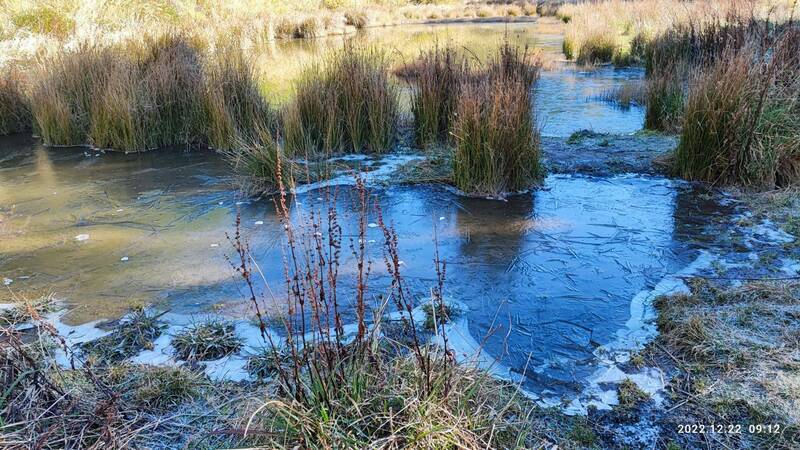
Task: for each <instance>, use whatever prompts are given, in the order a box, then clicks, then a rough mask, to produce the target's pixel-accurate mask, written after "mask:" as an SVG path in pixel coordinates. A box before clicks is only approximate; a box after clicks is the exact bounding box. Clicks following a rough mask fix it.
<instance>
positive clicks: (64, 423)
mask: <svg viewBox="0 0 800 450" xmlns="http://www.w3.org/2000/svg"><path fill="white" fill-rule="evenodd" d="M31 318H32V319H31V320H32V322H31V324H32V325H33V328H32V329H31V330H32V332H33V333H35V334H34V336H32V337H33V339H31V336H28V337H26V338H24V340H23V336H22V335H21V334H20V332H19V331H18V330H16V329H15V328H13V327H0V337H1V338H2V340H3V346H2V348H1V349H0V382H2V384H3V386H4V393H3V401H2V402H0V432H1V433H2V436H3V446H4V448H9V449H23V448H32V447H33V448H123V447H126V446H127V445H128V444H129V443H130V442H131V441H132V440H133V439H135V438H136V436H137V434H138V433H139V432H140V430H141V426H142V419H143V415H142V414H141V412H140V411H138V410H137V409H136V408H135V407H133V405H131V404H128V403H127V402H125V401H124V400H122V399H121V396H122V395H124V394H125V393H127V392H130V386H122V385H117V384H113V383H111V382H109V380H107V379H101V377H99V376H97V375H96V374H95V372H94V371H93V370H92V369H91V368H90V367H88V366H85V367H84V368H82V369H74V367H75V361H74V359H73V358H72V356H73V355H72V353H71V351H70V349H69V348H68V347H67V346H66V344H65V341H64V339H63V337H61V336H59V335H58V333H57V332H56V330H55V329H54V328H53V327H52V325H50V324H48V323H47V322H45V321H42V320H41V317H39V316H38V314H37V313H36V312H35V311H31ZM29 333H30V331H29ZM56 348H60V349H61V350H63V351H64V352H65V353H66V355H67V356H68V358H69V359H70V361H71V364H73V368H72V369H62V368H61V367H59V365H58V364H57V363H56V359H55V357H54V350H55V349H56Z"/></svg>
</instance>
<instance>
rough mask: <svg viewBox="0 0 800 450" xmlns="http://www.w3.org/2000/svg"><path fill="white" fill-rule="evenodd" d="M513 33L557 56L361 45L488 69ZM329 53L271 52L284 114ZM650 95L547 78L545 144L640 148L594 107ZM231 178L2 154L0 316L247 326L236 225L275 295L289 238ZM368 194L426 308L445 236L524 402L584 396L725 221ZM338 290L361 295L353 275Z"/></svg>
mask: <svg viewBox="0 0 800 450" xmlns="http://www.w3.org/2000/svg"><path fill="white" fill-rule="evenodd" d="M506 32H508V33H509V37H510V39H513V40H517V41H521V42H523V43H528V44H530V45H532V46H535V47H537V48H541V49H543V51H544V52H545V53H549V54H551V55H556V54H557V53H558V52H559V51H560V46H561V40H560V39H561V37H560V35H559V34H558V27H556V26H555V25H553V24H552V23H551V24H545V25H543V24H538V25H535V24H530V23H528V24H510V25H505V24H482V25H462V24H453V25H446V26H445V25H439V26H436V27H431V26H417V27H403V28H389V29H382V30H373V31H372V32H370V34H369V35H368V36H367V39H372V40H374V41H375V42H379V43H384V44H385V45H395V44H396V43H399V42H402V43H404V44H403V45H404V46H405V48H403V49H396V50H397V51H399V52H401V53H402V54H404V55H411V56H410V57H413V55H415V54H416V53H417V52H418V51H419V49H420V48H425V47H426V46H430V45H433V43H434V42H435V41H436V40H439V41H440V42H441V41H443V40H447V39H450V40H453V41H454V42H456V43H458V44H459V45H464V46H467V47H469V48H470V49H472V50H473V51H474V52H475V54H476V55H477V56H478V57H485V55H486V54H487V53H488V51H489V48H491V47H494V46H495V45H496V44H497V43H498V42H500V40H501V39H502V38H503V35H504V33H506ZM337 39H338V40H337ZM337 45H341V39H340V38H330V39H323V40H319V41H318V42H314V43H313V44H309V43H307V42H287V43H274V44H273V47H272V48H270V49H268V51H265V52H264V55H263V58H264V60H263V61H262V64H261V66H262V67H264V71H269V70H271V69H270V68H274V67H275V66H276V64H270V63H271V62H274V60H277V59H278V58H280V60H281V61H284V62H285V64H284V65H282V66H281V67H280V70H282V71H283V72H281V73H280V74H274V75H273V76H271V77H267V79H269V80H271V82H272V83H274V86H272V89H271V92H274V93H276V97H277V98H276V101H280V98H279V97H280V96H281V95H284V94H285V93H286V92H288V89H289V87H288V86H290V80H291V79H292V77H293V76H296V74H297V73H299V69H300V68H301V67H302V66H303V65H304V64H307V63H308V62H309V61H311V60H313V59H314V58H316V57H318V56H319V55H320V54H322V52H323V51H324V50H325V49H326V48H328V47H331V46H337ZM393 48H394V47H393ZM640 77H642V73H641V72H640V71H636V70H614V69H612V68H602V69H599V70H596V71H592V72H579V71H576V70H574V69H571V68H569V67H567V68H565V69H564V70H557V71H546V72H543V74H542V78H541V81H540V83H539V85H538V88H537V97H536V102H537V107H538V110H539V120H540V122H541V124H542V127H543V133H544V134H548V135H556V136H568V135H569V134H570V133H572V132H573V131H577V130H580V129H593V130H594V131H597V132H614V133H627V132H633V131H636V130H638V129H639V128H640V127H641V123H642V115H643V112H642V111H641V110H640V109H638V108H631V109H630V110H627V111H622V110H619V109H617V108H614V107H613V106H612V105H609V104H607V103H603V102H599V101H596V100H592V99H591V98H592V97H594V96H596V95H598V94H599V93H600V91H602V90H603V89H607V88H611V87H614V86H617V85H619V84H620V83H622V82H624V81H625V80H630V79H636V78H640ZM399 160H402V158H399ZM378 172H380V171H378ZM229 173H230V171H229V168H228V167H227V166H226V165H225V164H224V163H223V162H222V161H220V158H219V157H218V156H216V155H214V154H213V153H211V152H191V153H188V152H183V151H180V149H178V150H175V151H172V150H163V151H156V152H150V153H145V154H134V155H123V154H117V153H107V154H97V153H95V152H87V151H85V150H83V149H64V148H57V149H52V148H44V147H42V146H41V145H40V144H39V143H38V142H37V141H35V140H33V139H30V138H24V137H6V138H0V279H2V280H7V281H4V284H7V285H8V288H10V289H8V290H3V291H2V294H0V295H2V296H0V302H2V301H4V300H8V299H9V298H10V297H11V295H12V293H14V295H18V296H21V295H26V296H29V297H33V296H35V295H38V294H40V293H49V292H52V293H55V294H56V296H57V297H58V298H60V299H63V300H64V301H65V302H66V303H67V305H68V306H69V308H70V310H69V312H68V314H67V315H66V316H65V317H64V318H63V319H64V322H65V323H69V324H81V323H86V322H90V321H94V320H98V319H106V318H116V317H119V316H120V315H121V314H123V313H124V312H125V311H126V310H127V308H129V307H130V306H131V305H135V304H141V303H144V304H155V305H157V307H158V308H165V309H166V308H168V309H170V310H171V311H172V314H174V315H175V316H176V317H177V316H179V317H184V318H185V317H192V316H195V315H201V314H207V313H214V314H223V315H226V316H229V317H233V318H243V317H245V318H246V317H247V315H248V308H247V306H248V305H247V303H246V302H244V301H243V298H244V297H243V295H242V291H241V289H242V286H241V284H240V283H239V282H238V280H237V279H236V277H234V276H233V273H232V271H231V269H230V266H229V264H228V263H227V261H226V260H225V255H227V254H230V253H231V249H230V246H229V244H228V243H227V240H226V237H225V233H226V232H231V231H233V224H234V220H235V217H236V215H237V213H239V214H241V217H242V223H243V228H244V230H245V232H246V234H247V236H248V237H249V238H250V240H251V245H252V250H253V253H254V255H255V257H256V258H257V260H258V262H259V264H260V267H261V268H262V270H263V272H264V274H265V278H266V280H267V282H268V283H269V285H270V286H271V287H274V286H280V284H281V283H282V280H283V272H282V263H281V256H282V255H281V250H280V249H281V238H282V230H281V227H280V226H279V224H278V223H277V221H276V217H275V213H274V207H273V204H272V202H271V201H270V200H269V199H264V200H260V201H254V200H250V199H247V198H244V197H242V196H241V194H239V193H237V192H236V190H235V189H234V188H233V184H232V180H231V179H230V178H229ZM373 173H375V172H373ZM387 178H388V177H387ZM375 181H376V182H379V181H381V180H375ZM384 181H385V180H384ZM371 189H372V192H373V194H375V195H376V197H377V198H378V199H379V201H380V204H381V207H382V210H383V214H384V218H385V220H386V221H387V222H389V223H393V224H394V225H395V226H396V227H397V231H398V233H399V235H400V250H401V257H402V259H403V262H404V275H405V276H406V278H407V279H408V280H409V281H410V282H411V283H412V286H413V287H414V289H415V291H416V292H417V293H419V295H420V296H423V297H424V295H425V293H427V292H428V288H429V287H430V285H431V283H432V282H433V280H432V278H433V276H432V274H433V262H432V261H433V249H434V246H433V242H432V231H433V230H434V229H435V230H436V233H437V236H438V242H439V251H440V253H441V257H442V258H443V259H445V260H446V261H447V265H448V270H447V297H448V298H451V299H454V300H456V301H458V302H460V303H461V304H463V305H464V306H465V307H466V308H467V311H466V312H465V314H464V319H465V323H466V324H468V331H464V330H461V331H464V332H468V333H469V336H468V337H469V338H471V339H474V340H477V341H479V342H482V341H483V340H484V339H485V349H486V353H487V354H489V355H490V356H491V357H493V358H496V359H498V360H500V361H501V363H502V364H503V365H504V367H506V368H508V369H509V370H511V371H512V372H517V373H522V372H525V375H526V386H528V387H530V388H531V389H532V390H535V391H538V392H542V391H543V389H544V387H547V388H548V389H549V390H551V391H553V392H554V393H555V394H559V393H562V392H573V393H574V392H577V391H579V389H580V386H581V384H583V383H584V382H585V380H586V379H587V377H589V376H590V375H591V374H592V373H593V372H594V371H595V370H596V369H597V367H598V365H597V364H598V362H597V357H596V354H595V349H596V348H597V347H598V346H600V345H604V344H608V343H609V342H611V341H614V340H615V339H617V338H619V333H620V330H625V329H627V328H626V327H628V326H629V325H631V323H633V324H634V325H635V326H638V324H639V322H640V321H637V320H638V319H639V317H633V318H632V317H631V301H632V299H633V298H634V297H636V295H637V294H639V293H640V292H642V291H644V290H648V289H652V288H653V287H654V286H655V285H656V284H657V283H658V281H659V280H661V279H662V278H663V277H665V276H667V275H669V274H672V273H675V272H677V271H678V270H680V269H681V268H683V267H685V266H686V265H687V264H689V263H690V262H691V261H692V260H694V258H695V257H696V256H697V249H699V248H703V247H704V246H705V245H706V243H707V241H708V240H709V237H708V234H707V231H706V227H707V225H708V224H709V222H711V221H712V220H713V219H714V217H716V216H717V215H719V214H724V213H725V208H724V207H722V206H720V205H717V204H716V203H715V202H714V201H713V200H709V199H708V198H707V197H705V196H702V195H698V193H696V192H695V191H694V190H693V189H692V188H690V187H689V186H688V185H685V184H683V183H680V182H675V181H671V180H667V179H662V178H652V177H636V176H618V177H613V178H591V177H582V176H575V177H569V176H550V177H548V178H547V179H546V181H545V184H544V187H543V188H542V189H539V190H536V191H534V192H533V193H530V194H525V195H521V196H516V197H512V198H511V199H509V201H508V202H499V201H491V200H483V199H470V198H463V197H459V196H457V195H455V194H453V193H452V192H450V191H448V190H446V189H444V188H440V187H429V186H413V187H408V186H404V187H400V186H390V187H386V186H385V185H384V184H383V183H375V184H374V185H373V186H372V187H371ZM350 193H351V191H350V188H348V187H346V186H343V187H340V202H339V209H340V216H341V218H342V220H343V221H344V222H345V223H348V222H351V221H352V220H353V214H352V213H351V208H349V206H348V205H350V204H351V203H350V202H349V200H348V196H349V194H350ZM319 197H321V193H320V192H319V191H314V190H310V191H308V192H306V193H303V194H300V195H298V196H297V197H296V199H295V200H296V203H294V204H293V212H294V214H301V213H303V211H307V210H308V208H313V207H315V206H314V205H318V204H319V200H318V198H319ZM372 220H374V218H373V219H372ZM351 225H352V223H351ZM350 229H351V230H352V228H350ZM368 233H369V237H368V239H370V240H375V241H376V243H375V244H371V255H372V260H373V266H374V268H375V270H374V273H373V284H372V285H373V288H374V292H375V293H376V294H377V292H378V291H380V287H381V286H382V285H383V284H385V282H386V279H385V275H384V274H383V272H382V267H383V263H382V260H381V253H380V247H379V246H378V244H377V242H380V238H381V237H380V232H379V231H378V229H377V228H370V229H369V231H368ZM342 285H343V289H348V286H352V283H350V282H349V281H348V276H347V275H346V274H345V275H344V277H343V282H342ZM260 288H261V289H262V290H263V288H264V286H263V285H262V286H260ZM555 394H554V395H555Z"/></svg>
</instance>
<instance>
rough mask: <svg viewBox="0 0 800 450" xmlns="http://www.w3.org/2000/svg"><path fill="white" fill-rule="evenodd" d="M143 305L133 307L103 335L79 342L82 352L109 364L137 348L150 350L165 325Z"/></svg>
mask: <svg viewBox="0 0 800 450" xmlns="http://www.w3.org/2000/svg"><path fill="white" fill-rule="evenodd" d="M159 317H160V315H156V314H152V313H150V312H148V311H147V310H146V309H144V308H136V309H134V310H133V311H132V312H131V313H130V314H129V315H128V316H127V317H125V318H123V319H122V320H121V321H120V323H119V326H118V327H116V329H115V330H114V331H113V332H112V333H111V334H108V335H106V336H103V337H102V338H100V339H96V340H94V341H91V342H87V343H85V344H83V345H82V346H81V348H82V350H83V352H84V353H85V354H86V355H88V356H89V357H91V358H93V360H95V361H96V362H97V363H99V364H113V363H117V362H120V361H122V360H125V359H127V358H130V357H132V356H135V355H136V354H137V353H139V352H140V351H141V350H151V349H152V348H153V341H155V340H156V339H157V338H158V337H159V336H160V335H161V332H162V331H163V330H164V328H165V326H166V325H165V324H164V323H163V322H162V321H161V320H160V319H159Z"/></svg>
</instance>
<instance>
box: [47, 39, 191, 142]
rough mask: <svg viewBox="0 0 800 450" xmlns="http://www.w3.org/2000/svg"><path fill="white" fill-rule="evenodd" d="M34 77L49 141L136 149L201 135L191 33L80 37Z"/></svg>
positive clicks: (184, 140)
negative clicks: (110, 40) (125, 40)
mask: <svg viewBox="0 0 800 450" xmlns="http://www.w3.org/2000/svg"><path fill="white" fill-rule="evenodd" d="M36 78H37V82H36V83H35V84H34V87H33V91H32V95H31V104H32V110H33V116H34V119H35V121H36V125H37V128H38V130H39V131H40V133H41V135H42V138H43V139H44V141H45V143H47V144H50V145H84V144H89V145H92V146H95V147H99V148H113V149H118V150H124V151H138V150H147V149H151V148H156V147H162V146H167V145H172V144H179V143H187V144H188V143H192V142H194V141H196V140H197V139H198V136H197V135H198V134H199V131H198V129H199V128H200V126H201V125H202V123H201V115H200V112H201V110H200V108H199V96H198V95H201V94H199V93H202V84H201V83H202V66H201V59H200V55H199V53H198V50H197V48H196V46H195V44H193V43H192V42H191V40H189V39H188V38H186V37H183V36H164V37H161V38H158V39H146V40H145V42H144V43H143V44H125V45H123V44H120V45H117V46H113V47H109V48H102V49H101V48H98V47H95V46H91V45H83V46H81V47H80V48H78V49H77V50H76V51H74V52H71V53H63V54H59V55H58V56H56V57H55V58H53V59H51V60H48V61H46V62H45V63H44V64H42V65H41V68H40V74H39V75H38V76H37V77H36Z"/></svg>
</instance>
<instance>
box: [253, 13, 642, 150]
mask: <svg viewBox="0 0 800 450" xmlns="http://www.w3.org/2000/svg"><path fill="white" fill-rule="evenodd" d="M562 25H563V24H561V22H560V21H557V20H555V19H552V18H542V19H539V20H537V21H536V22H522V23H514V22H511V23H482V24H476V23H451V24H438V25H409V26H402V27H389V28H374V29H368V30H367V31H366V32H365V33H363V34H362V35H358V36H355V37H350V36H348V37H345V38H343V37H340V36H339V37H328V38H321V39H315V40H311V41H302V40H290V41H278V42H272V43H270V45H269V46H268V47H265V48H258V49H256V52H255V53H257V54H258V55H259V57H258V60H259V66H260V67H262V70H261V75H262V79H263V80H264V86H263V88H264V91H265V92H267V93H268V95H270V96H271V97H272V98H273V100H274V101H275V102H277V103H282V102H284V101H286V99H287V98H289V97H290V96H291V92H292V88H291V84H292V83H291V80H292V79H294V78H296V77H297V76H299V75H300V73H301V71H302V69H303V67H305V66H307V65H308V64H309V62H310V61H317V60H319V59H320V58H322V57H323V56H324V55H325V53H326V52H329V51H330V50H331V49H333V48H338V47H341V46H342V45H343V42H344V40H345V39H356V40H357V41H362V42H367V43H370V44H376V45H377V46H379V47H381V48H384V49H386V50H387V51H388V52H389V55H390V56H391V57H393V58H394V59H395V60H397V61H412V60H413V59H414V58H415V57H417V56H418V55H419V53H420V51H423V50H427V49H430V48H433V47H435V46H436V45H445V44H447V43H450V44H452V45H453V46H455V47H456V48H465V49H468V52H469V54H470V55H472V56H473V57H474V58H476V59H478V60H480V61H486V60H487V59H488V58H490V57H491V56H492V55H493V54H494V52H495V50H496V48H497V46H498V45H499V44H502V42H503V40H504V39H506V38H507V39H508V40H509V41H510V42H511V43H512V44H515V45H518V46H520V47H525V46H528V47H529V48H530V49H531V50H540V51H541V52H542V54H543V60H544V61H545V62H546V63H547V64H546V65H548V66H551V69H552V70H544V71H542V74H541V78H540V80H539V83H538V86H537V89H536V100H535V101H536V111H537V119H538V121H539V125H540V127H541V131H542V134H544V135H547V136H569V135H570V134H571V133H572V132H574V131H577V130H583V129H588V130H593V131H595V132H598V133H633V132H635V131H638V130H639V129H640V128H641V127H642V123H643V121H644V109H643V108H641V107H638V106H633V107H631V108H629V109H627V110H622V109H620V108H618V107H616V106H614V105H613V104H610V103H608V102H603V101H600V100H598V99H597V98H596V97H597V96H599V95H600V94H602V93H603V92H604V91H606V90H608V89H612V88H614V87H616V86H619V85H620V84H622V83H623V82H625V81H631V80H639V79H642V78H644V71H643V70H641V69H614V68H613V67H600V68H598V69H596V70H590V71H587V70H576V69H575V67H574V65H572V64H570V63H566V62H565V61H563V58H564V56H563V54H562V53H561V43H562V40H563V36H562V34H561V33H562Z"/></svg>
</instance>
